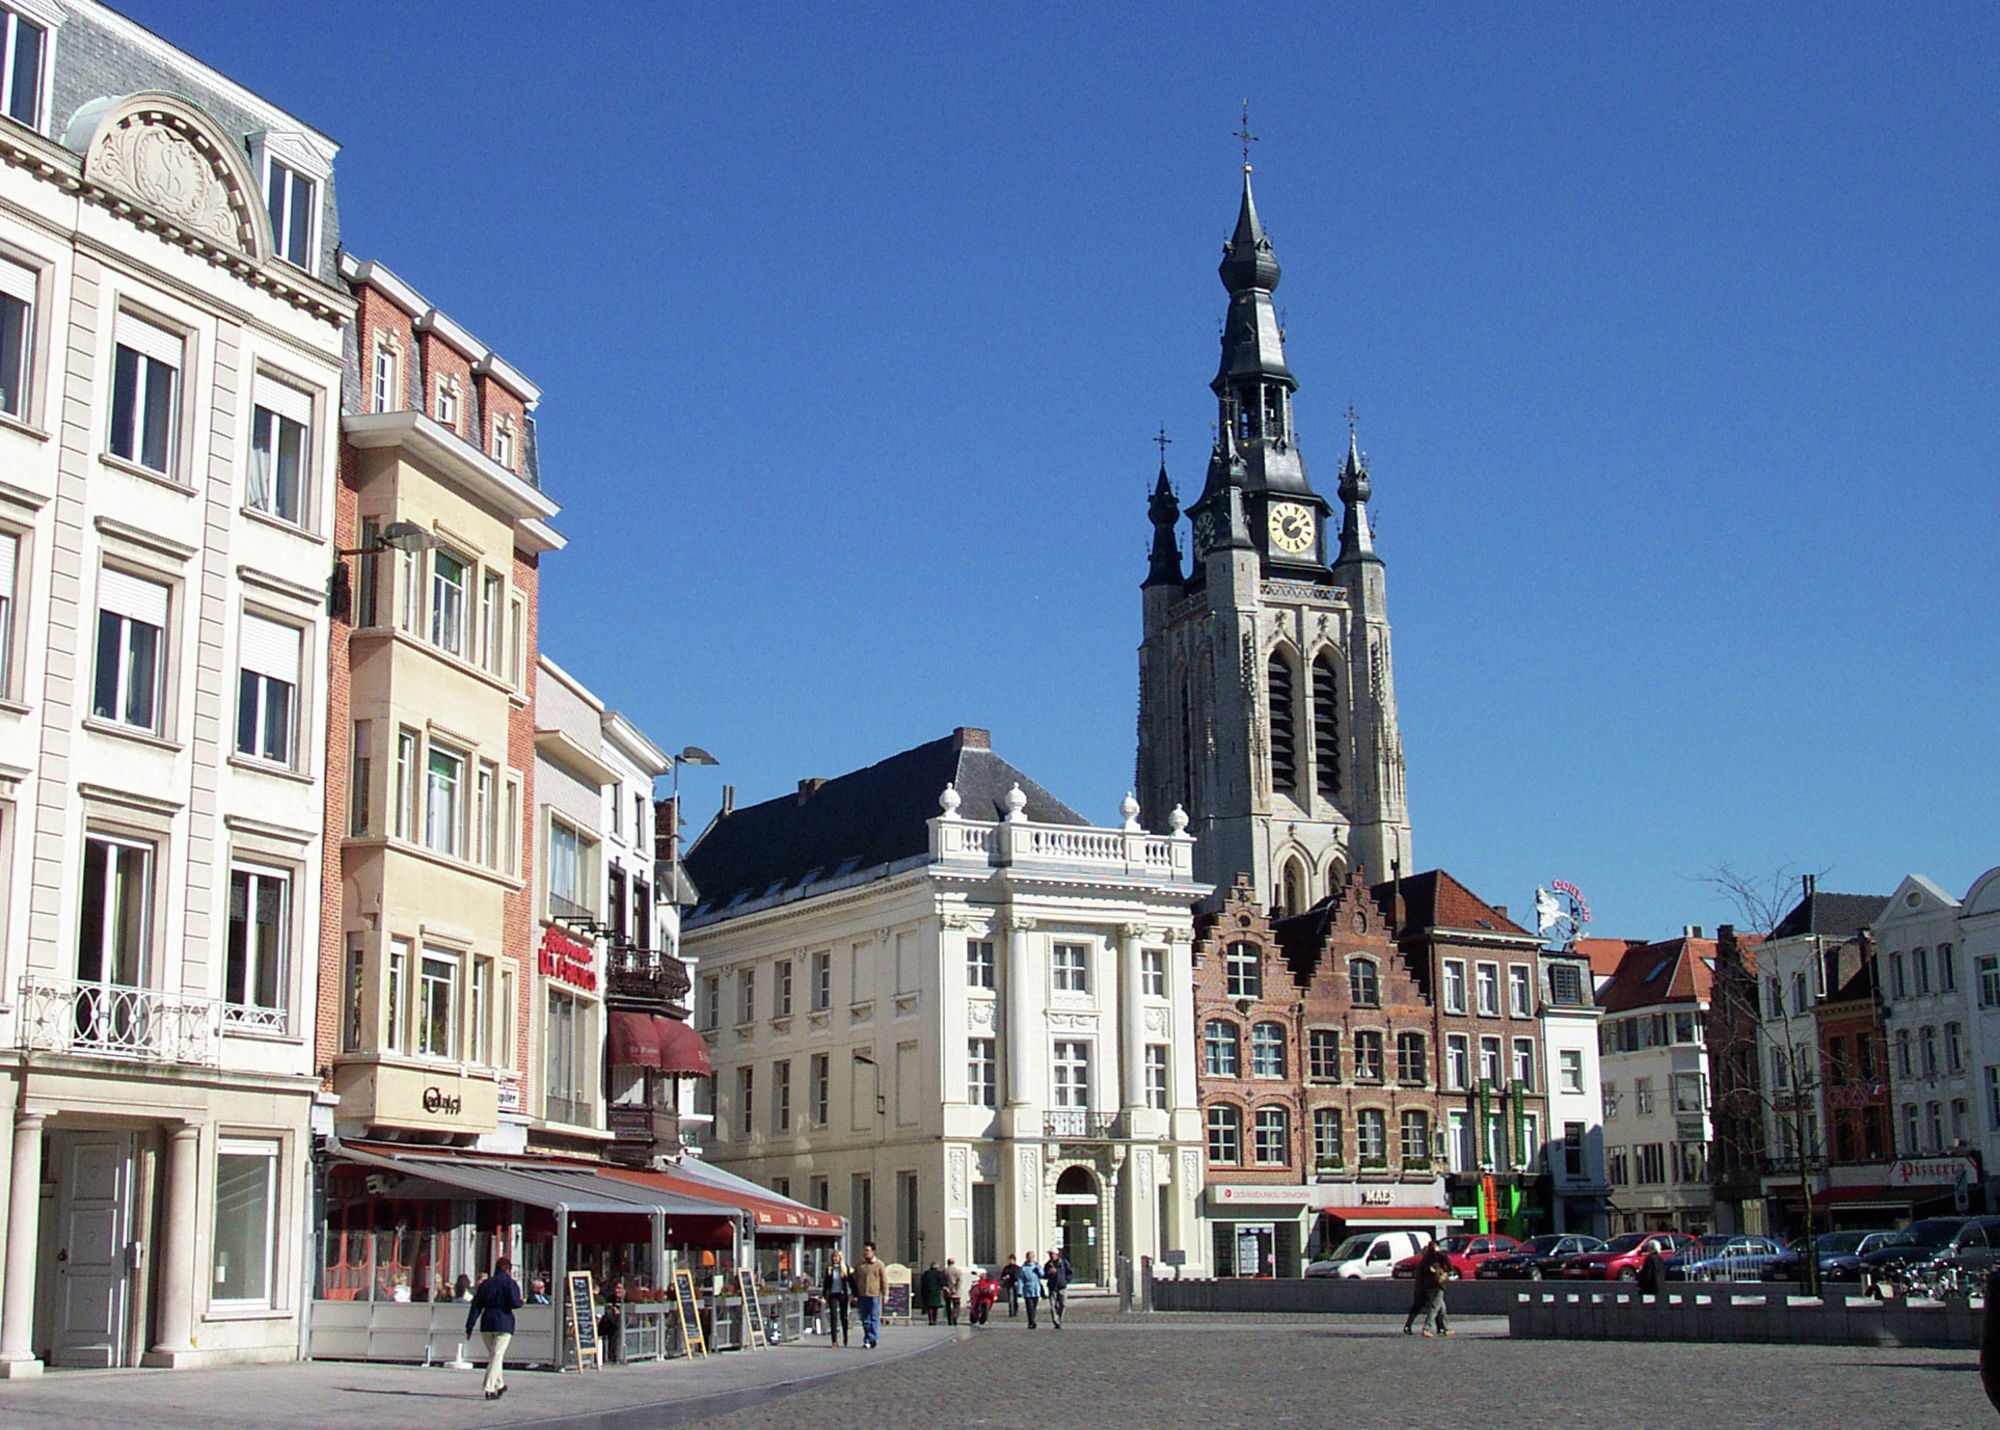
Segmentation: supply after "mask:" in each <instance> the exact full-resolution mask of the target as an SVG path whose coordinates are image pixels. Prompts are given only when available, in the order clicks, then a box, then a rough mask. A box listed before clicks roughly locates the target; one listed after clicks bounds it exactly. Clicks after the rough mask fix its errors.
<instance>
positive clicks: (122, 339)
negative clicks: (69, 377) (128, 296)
mask: <svg viewBox="0 0 2000 1430" xmlns="http://www.w3.org/2000/svg"><path fill="white" fill-rule="evenodd" d="M112 332H113V340H112V350H111V382H110V385H109V389H108V392H109V402H108V404H107V405H108V407H109V409H110V415H111V421H110V425H109V428H108V429H107V431H106V434H105V450H106V451H107V452H109V453H110V454H111V455H112V456H113V457H116V458H117V459H118V460H119V461H121V462H129V463H131V464H132V465H133V466H135V467H138V468H140V469H141V470H142V471H148V472H153V473H156V474H157V475H159V476H163V477H166V478H167V479H169V480H177V476H176V474H177V472H178V469H179V467H180V435H181V398H182V388H183V384H184V382H185V380H186V377H185V375H186V372H187V339H186V338H185V337H184V336H182V335H181V334H179V333H175V332H171V331H169V330H168V329H166V328H163V327H160V326H159V325H158V324H156V323H152V322H149V321H147V320H146V319H144V318H141V317H138V316H137V315H135V314H132V313H128V312H125V311H124V310H122V309H121V310H120V311H119V313H118V315H117V317H116V319H115V320H114V324H113V328H112ZM127 354H129V355H130V366H131V369H132V398H131V401H132V406H131V408H130V409H129V410H127V409H125V408H124V407H123V406H121V404H120V403H119V400H118V372H119V369H120V367H122V366H125V365H126V356H125V355H127ZM155 368H158V369H160V370H161V371H164V372H165V373H166V374H167V375H168V377H167V382H166V392H165V394H164V395H162V394H160V393H157V392H155V391H154V390H153V386H152V374H153V371H154V369H155ZM162 406H163V407H164V408H165V410H166V411H165V425H166V431H165V434H164V440H163V443H162V446H163V449H164V450H163V451H161V452H160V453H159V454H158V455H159V457H160V462H159V464H158V465H154V464H153V463H152V462H151V461H150V460H148V458H149V457H150V456H151V455H153V454H150V453H148V451H147V450H146V448H147V445H148V442H147V436H148V434H147V428H148V427H149V425H151V422H152V421H153V420H154V419H155V418H156V417H157V415H158V413H157V411H156V408H158V407H162ZM121 427H128V428H129V429H130V430H129V431H128V432H127V433H126V434H125V439H124V444H123V445H124V446H125V447H126V449H127V450H124V451H121V450H119V448H120V433H119V429H120V428H121Z"/></svg>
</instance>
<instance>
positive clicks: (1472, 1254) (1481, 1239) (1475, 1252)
mask: <svg viewBox="0 0 2000 1430" xmlns="http://www.w3.org/2000/svg"><path fill="white" fill-rule="evenodd" d="M1520 1244H1521V1243H1520V1242H1518V1241H1516V1240H1514V1238H1513V1237H1511V1236H1502V1235H1500V1234H1499V1233H1497V1232H1496V1233H1494V1234H1493V1235H1490V1236H1446V1237H1440V1238H1439V1239H1438V1246H1439V1247H1440V1248H1441V1249H1442V1250H1443V1251H1444V1254H1445V1259H1446V1260H1448V1261H1450V1262H1451V1274H1452V1277H1453V1278H1454V1279H1456V1280H1463V1279H1464V1278H1465V1277H1467V1276H1473V1275H1477V1274H1478V1271H1479V1267H1480V1264H1481V1263H1482V1262H1484V1261H1487V1260H1489V1259H1491V1258H1492V1257H1495V1256H1505V1255H1506V1254H1507V1253H1508V1252H1510V1251H1512V1250H1513V1249H1514V1248H1515V1247H1517V1246H1519V1245H1520ZM1423 1259H1424V1258H1423V1254H1422V1253H1421V1252H1419V1253H1418V1254H1417V1255H1415V1256H1406V1257H1404V1258H1403V1259H1402V1260H1401V1261H1399V1262H1397V1263H1396V1275H1397V1276H1398V1277H1399V1278H1401V1279H1402V1280H1405V1281H1408V1280H1409V1279H1410V1278H1411V1277H1413V1276H1415V1275H1416V1274H1417V1263H1418V1262H1419V1261H1422V1260H1423Z"/></svg>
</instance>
